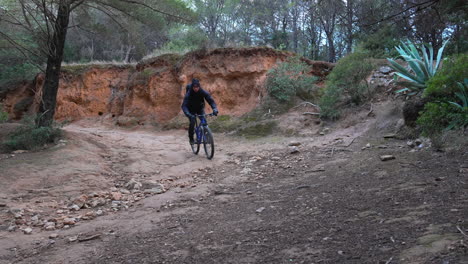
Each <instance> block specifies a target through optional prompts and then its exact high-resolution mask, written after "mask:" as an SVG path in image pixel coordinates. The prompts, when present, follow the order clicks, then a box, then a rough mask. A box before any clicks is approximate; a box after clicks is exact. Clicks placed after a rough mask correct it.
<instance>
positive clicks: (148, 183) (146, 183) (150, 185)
mask: <svg viewBox="0 0 468 264" xmlns="http://www.w3.org/2000/svg"><path fill="white" fill-rule="evenodd" d="M141 185H142V189H143V190H148V189H153V188H158V187H159V185H160V184H159V183H158V182H155V181H143V182H142V183H141Z"/></svg>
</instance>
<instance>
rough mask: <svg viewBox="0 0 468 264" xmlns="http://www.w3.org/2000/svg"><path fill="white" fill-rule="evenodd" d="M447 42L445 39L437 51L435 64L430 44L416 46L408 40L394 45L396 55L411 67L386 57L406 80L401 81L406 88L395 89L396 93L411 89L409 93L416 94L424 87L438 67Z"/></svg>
mask: <svg viewBox="0 0 468 264" xmlns="http://www.w3.org/2000/svg"><path fill="white" fill-rule="evenodd" d="M447 42H448V41H445V43H444V44H443V45H442V47H441V48H440V49H439V51H438V52H437V60H436V61H435V64H434V49H433V48H432V45H430V44H429V45H427V44H425V45H421V46H420V47H417V46H416V45H415V44H414V43H412V42H410V41H408V42H407V43H404V42H402V43H401V46H397V47H395V48H396V50H397V51H398V53H399V54H400V56H398V57H401V58H402V59H403V60H404V61H406V62H407V63H408V65H409V67H410V69H411V70H408V69H406V68H405V67H403V66H401V65H400V64H398V63H397V62H396V61H395V60H393V59H390V58H387V60H388V61H389V62H390V67H391V68H393V69H394V70H395V71H396V75H397V76H399V77H401V78H403V79H405V80H406V81H405V82H402V84H404V85H405V86H406V88H404V89H401V90H399V91H397V93H401V92H404V91H411V94H417V93H420V92H421V91H423V90H424V89H425V88H426V82H427V81H428V80H429V79H430V78H431V77H432V76H434V75H435V73H436V72H437V70H438V69H439V66H440V62H441V60H442V53H443V52H444V48H445V45H447ZM421 54H422V55H421Z"/></svg>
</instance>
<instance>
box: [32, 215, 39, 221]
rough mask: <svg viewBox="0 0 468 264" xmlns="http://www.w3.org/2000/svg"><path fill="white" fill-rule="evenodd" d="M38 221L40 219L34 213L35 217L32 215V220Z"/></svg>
mask: <svg viewBox="0 0 468 264" xmlns="http://www.w3.org/2000/svg"><path fill="white" fill-rule="evenodd" d="M37 221H39V216H38V215H34V216H33V217H31V222H37Z"/></svg>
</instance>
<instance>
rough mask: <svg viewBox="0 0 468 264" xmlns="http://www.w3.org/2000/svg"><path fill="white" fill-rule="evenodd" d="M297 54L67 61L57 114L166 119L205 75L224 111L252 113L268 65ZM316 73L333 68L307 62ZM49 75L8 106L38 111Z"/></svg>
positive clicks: (224, 52) (225, 51)
mask: <svg viewBox="0 0 468 264" xmlns="http://www.w3.org/2000/svg"><path fill="white" fill-rule="evenodd" d="M293 55H294V54H292V53H289V52H282V51H277V50H274V49H270V48H265V47H256V48H242V49H239V48H222V49H215V50H200V51H196V52H191V53H188V54H186V55H185V56H182V57H181V56H178V55H174V54H166V55H162V56H159V57H156V58H150V59H146V60H144V61H142V62H140V63H138V64H137V65H136V66H133V65H127V66H112V65H104V66H103V65H88V66H86V65H80V66H65V67H64V68H63V73H62V76H61V81H60V88H59V92H58V96H57V111H56V116H55V117H56V119H58V120H64V119H68V120H79V119H84V118H88V117H98V116H108V117H110V118H116V119H117V118H119V117H121V116H123V117H125V118H131V119H134V120H135V123H140V124H141V123H145V122H156V123H160V122H166V121H168V120H170V119H172V118H174V117H175V116H177V115H178V114H179V113H180V104H181V102H182V99H183V96H184V93H185V86H186V85H187V84H188V83H189V82H190V81H191V79H192V78H198V79H200V81H201V83H202V86H203V88H204V89H206V90H207V91H209V92H210V93H212V95H213V96H214V98H215V99H216V101H217V103H218V106H219V110H220V112H221V113H223V114H228V115H234V116H239V115H242V114H244V113H247V112H250V111H251V110H252V109H254V108H255V107H256V105H257V104H258V103H259V102H260V99H261V98H262V97H263V96H264V95H265V94H266V90H265V87H264V82H265V79H266V74H267V72H268V70H270V69H271V68H272V67H274V66H275V65H276V64H277V63H279V62H282V61H284V60H286V59H287V58H288V57H290V56H293ZM306 62H307V63H308V64H309V65H311V66H312V70H311V74H314V75H316V76H319V77H324V76H326V75H327V74H328V72H329V71H331V69H332V68H333V64H330V63H326V62H315V61H309V60H307V61H306ZM43 80H44V76H43V75H39V76H37V78H36V80H35V81H33V82H31V83H26V84H24V85H22V86H20V87H18V88H17V89H15V90H14V91H13V92H10V93H9V94H8V95H7V96H6V99H5V107H6V109H8V111H9V112H10V113H11V115H12V117H13V118H15V119H18V118H20V117H21V116H22V114H23V113H24V112H25V111H34V109H36V107H37V105H38V102H39V100H40V94H41V93H40V90H41V87H42V85H43Z"/></svg>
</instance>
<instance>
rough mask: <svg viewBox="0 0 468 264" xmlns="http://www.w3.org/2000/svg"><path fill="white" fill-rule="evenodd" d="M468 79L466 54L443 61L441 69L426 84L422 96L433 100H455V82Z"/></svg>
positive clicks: (467, 54) (467, 58)
mask: <svg viewBox="0 0 468 264" xmlns="http://www.w3.org/2000/svg"><path fill="white" fill-rule="evenodd" d="M467 77H468V53H465V54H459V55H457V56H454V57H451V58H447V59H445V60H444V63H443V65H442V68H441V69H440V71H438V72H437V73H436V75H435V76H434V77H432V78H431V79H430V80H429V81H428V82H427V88H426V90H425V91H424V96H426V97H429V98H433V99H448V100H451V99H455V93H456V91H457V90H458V88H457V82H462V81H463V79H465V78H467Z"/></svg>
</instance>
